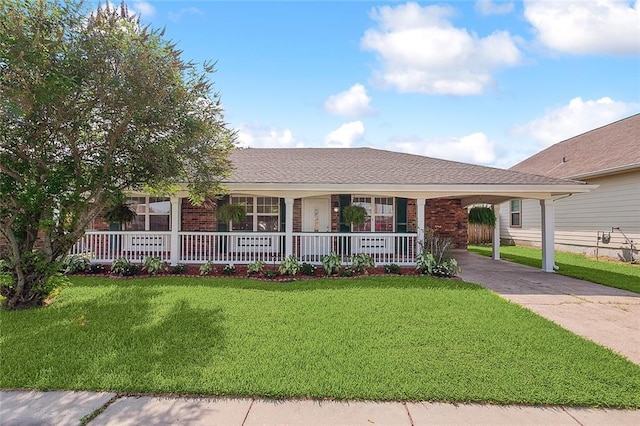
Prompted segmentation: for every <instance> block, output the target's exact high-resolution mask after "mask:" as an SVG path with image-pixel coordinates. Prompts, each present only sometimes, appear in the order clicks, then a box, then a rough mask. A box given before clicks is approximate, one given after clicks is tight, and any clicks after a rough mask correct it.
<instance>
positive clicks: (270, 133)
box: [237, 124, 303, 148]
mask: <svg viewBox="0 0 640 426" xmlns="http://www.w3.org/2000/svg"><path fill="white" fill-rule="evenodd" d="M237 131H238V142H239V145H240V146H241V147H244V148H249V147H250V148H294V147H295V148H300V147H302V146H303V144H302V143H301V142H298V141H296V138H295V137H294V136H293V132H291V130H289V129H277V128H272V127H268V126H264V125H260V124H247V125H242V126H241V127H240V128H239V129H237Z"/></svg>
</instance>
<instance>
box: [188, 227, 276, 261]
mask: <svg viewBox="0 0 640 426" xmlns="http://www.w3.org/2000/svg"><path fill="white" fill-rule="evenodd" d="M178 235H179V236H180V262H182V263H204V262H206V261H210V262H211V263H251V262H256V261H258V260H262V261H264V262H278V263H279V262H280V261H281V260H282V258H283V257H284V247H285V241H284V238H285V233H284V232H179V233H178Z"/></svg>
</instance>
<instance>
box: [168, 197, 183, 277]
mask: <svg viewBox="0 0 640 426" xmlns="http://www.w3.org/2000/svg"><path fill="white" fill-rule="evenodd" d="M180 201H181V198H180V197H170V198H169V202H170V204H171V241H170V243H169V247H170V248H171V253H170V255H169V262H170V263H171V265H177V264H178V263H179V262H180V236H179V235H178V232H180Z"/></svg>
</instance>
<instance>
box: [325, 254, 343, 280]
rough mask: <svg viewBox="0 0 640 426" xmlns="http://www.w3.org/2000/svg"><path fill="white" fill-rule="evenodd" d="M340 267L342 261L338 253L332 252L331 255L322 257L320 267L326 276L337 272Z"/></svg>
mask: <svg viewBox="0 0 640 426" xmlns="http://www.w3.org/2000/svg"><path fill="white" fill-rule="evenodd" d="M340 266H342V259H341V258H340V255H339V254H338V253H336V252H332V253H331V254H328V255H326V256H323V257H322V267H323V268H324V271H325V272H326V273H327V275H332V274H335V273H337V272H339V271H340Z"/></svg>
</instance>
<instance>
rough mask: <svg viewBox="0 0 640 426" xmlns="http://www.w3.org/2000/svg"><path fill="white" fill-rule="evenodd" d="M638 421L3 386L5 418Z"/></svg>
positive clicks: (0, 401) (20, 421)
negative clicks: (14, 388) (136, 395)
mask: <svg viewBox="0 0 640 426" xmlns="http://www.w3.org/2000/svg"><path fill="white" fill-rule="evenodd" d="M89 416H91V418H92V420H90V421H89V423H88V424H89V425H90V426H97V425H113V426H116V425H117V426H126V425H174V424H175V425H178V424H179V425H230V426H251V425H308V426H313V425H368V426H371V425H407V426H410V425H415V426H419V425H461V424H463V425H584V426H589V425H620V426H625V425H629V426H631V425H633V426H635V425H638V424H640V410H613V409H593V408H569V407H531V406H514V405H511V406H500V405H483V404H443V403H431V402H418V403H403V402H363V401H349V402H338V401H323V400H268V399H254V398H169V397H155V396H139V397H131V396H117V395H116V394H113V393H93V392H58V391H56V392H30V391H5V392H0V425H3V426H5V425H6V426H8V425H56V426H64V425H79V424H81V420H82V419H85V421H86V419H87V418H89Z"/></svg>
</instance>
